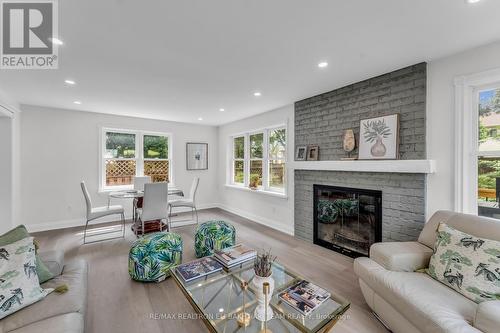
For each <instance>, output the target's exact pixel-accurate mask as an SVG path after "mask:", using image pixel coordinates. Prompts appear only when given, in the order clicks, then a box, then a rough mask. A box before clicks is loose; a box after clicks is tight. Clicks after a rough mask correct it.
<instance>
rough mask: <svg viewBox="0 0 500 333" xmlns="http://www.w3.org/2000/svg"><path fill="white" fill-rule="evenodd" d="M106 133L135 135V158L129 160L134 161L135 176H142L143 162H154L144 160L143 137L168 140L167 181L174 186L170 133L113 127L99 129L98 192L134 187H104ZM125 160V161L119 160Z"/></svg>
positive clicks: (131, 186)
mask: <svg viewBox="0 0 500 333" xmlns="http://www.w3.org/2000/svg"><path fill="white" fill-rule="evenodd" d="M106 132H117V133H130V134H135V135H136V137H135V151H136V156H135V158H130V160H135V161H136V169H135V173H136V176H143V175H144V161H148V160H153V161H154V160H156V159H154V158H153V159H151V158H144V147H143V140H144V136H145V135H155V136H164V137H167V138H168V156H167V160H168V161H169V163H168V179H169V186H174V187H175V185H174V181H173V173H172V170H173V161H172V147H173V139H172V134H171V133H165V132H153V131H144V130H134V129H123V128H113V127H101V131H100V137H99V192H112V191H119V190H129V189H132V188H133V187H134V185H133V184H131V185H123V186H106V164H105V163H104V160H105V157H104V152H105V151H106ZM120 160H127V159H125V158H124V159H120Z"/></svg>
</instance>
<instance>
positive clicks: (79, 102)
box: [73, 101, 82, 105]
mask: <svg viewBox="0 0 500 333" xmlns="http://www.w3.org/2000/svg"><path fill="white" fill-rule="evenodd" d="M73 104H77V105H80V104H82V102H81V101H74V102H73Z"/></svg>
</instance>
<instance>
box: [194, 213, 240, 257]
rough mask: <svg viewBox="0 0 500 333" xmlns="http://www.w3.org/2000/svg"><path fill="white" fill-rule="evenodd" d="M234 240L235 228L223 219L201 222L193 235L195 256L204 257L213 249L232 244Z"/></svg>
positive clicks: (220, 248)
mask: <svg viewBox="0 0 500 333" xmlns="http://www.w3.org/2000/svg"><path fill="white" fill-rule="evenodd" d="M235 241H236V230H235V229H234V227H233V226H232V225H231V224H229V223H227V222H225V221H208V222H204V223H202V224H201V225H200V226H199V227H198V228H197V229H196V234H195V236H194V250H195V252H196V257H197V258H201V257H206V256H209V255H211V254H213V253H214V250H222V249H225V248H226V247H230V246H233V245H234V243H235Z"/></svg>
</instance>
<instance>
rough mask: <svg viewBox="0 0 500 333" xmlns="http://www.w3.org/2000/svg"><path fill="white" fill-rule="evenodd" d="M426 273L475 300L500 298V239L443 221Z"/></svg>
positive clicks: (477, 301)
mask: <svg viewBox="0 0 500 333" xmlns="http://www.w3.org/2000/svg"><path fill="white" fill-rule="evenodd" d="M427 273H428V274H429V275H430V276H432V277H433V278H434V279H436V280H438V281H440V282H442V283H444V284H445V285H447V286H448V287H450V288H453V289H455V290H456V291H458V292H459V293H461V294H462V295H464V296H465V297H467V298H470V299H471V300H473V301H474V302H476V303H480V302H483V301H491V300H500V242H498V241H494V240H490V239H485V238H479V237H475V236H473V235H469V234H467V233H464V232H462V231H459V230H457V229H455V228H452V227H450V226H448V225H447V224H445V223H440V224H439V227H438V235H437V238H436V244H435V246H434V254H433V256H432V257H431V260H430V263H429V269H428V270H427Z"/></svg>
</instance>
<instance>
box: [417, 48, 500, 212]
mask: <svg viewBox="0 0 500 333" xmlns="http://www.w3.org/2000/svg"><path fill="white" fill-rule="evenodd" d="M494 68H500V43H494V44H491V45H487V46H483V47H480V48H477V49H473V50H469V51H467V52H464V53H461V54H457V55H454V56H451V57H447V58H443V59H440V60H437V61H432V62H430V63H429V66H428V74H427V75H428V78H427V83H428V86H427V157H428V158H429V159H434V160H436V161H437V163H436V165H437V172H436V173H435V174H433V175H429V176H428V182H427V216H428V217H429V216H430V215H431V214H432V213H434V212H435V211H436V210H438V209H449V210H453V209H454V191H455V189H454V179H453V177H454V165H455V160H454V158H455V157H454V149H455V147H454V135H455V132H454V99H455V93H454V78H455V77H457V76H460V75H467V74H473V73H478V72H482V71H486V70H490V69H494Z"/></svg>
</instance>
